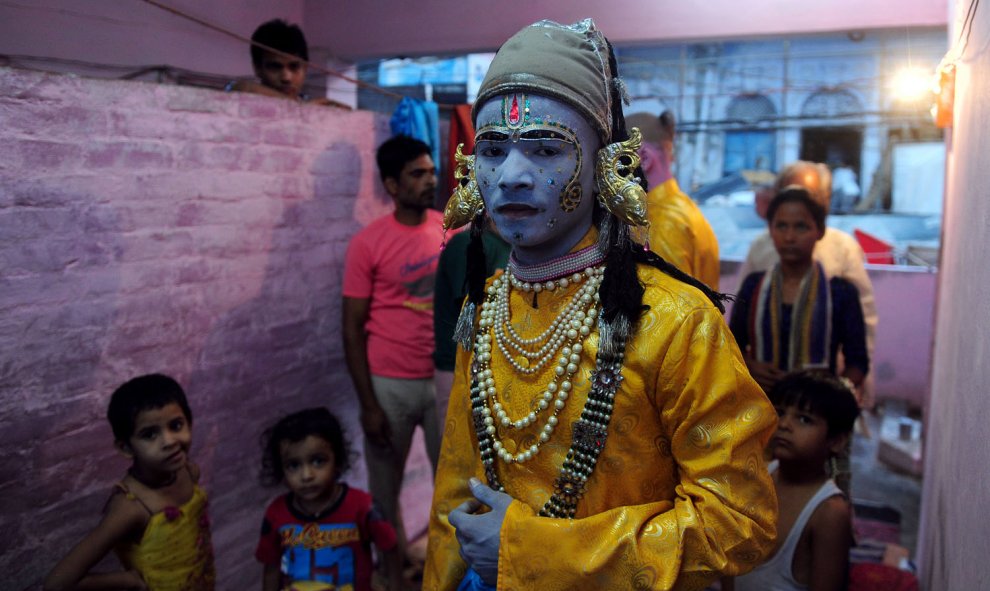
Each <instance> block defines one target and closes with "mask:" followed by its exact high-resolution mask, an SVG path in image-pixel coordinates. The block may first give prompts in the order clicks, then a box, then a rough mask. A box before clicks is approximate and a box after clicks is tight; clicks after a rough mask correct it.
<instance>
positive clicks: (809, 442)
mask: <svg viewBox="0 0 990 591" xmlns="http://www.w3.org/2000/svg"><path fill="white" fill-rule="evenodd" d="M770 401H771V402H772V403H773V405H774V407H775V408H776V409H777V415H778V417H780V421H779V423H778V425H777V431H776V433H774V436H773V438H772V439H771V440H770V447H769V451H770V452H771V453H772V454H773V458H774V460H775V461H774V462H773V463H771V466H770V470H771V472H772V477H773V482H774V488H775V489H776V492H777V502H778V507H779V512H780V513H779V517H778V519H777V547H776V549H775V551H774V553H773V554H772V555H771V557H770V558H769V559H767V561H766V562H764V563H763V564H761V565H760V566H758V567H756V569H754V570H753V571H752V572H750V573H748V574H746V575H743V576H740V577H736V578H734V579H723V580H722V590H723V591H751V590H752V591H755V590H759V591H791V590H799V589H811V590H813V591H838V590H840V589H845V588H846V585H847V574H848V569H849V547H850V546H851V545H852V539H853V538H852V507H851V505H850V502H849V500H848V499H847V498H846V497H845V495H843V494H842V491H840V490H839V488H838V487H837V486H836V485H835V482H833V480H832V478H831V477H830V473H831V467H832V465H833V462H832V460H833V459H834V458H835V457H836V455H837V454H838V453H839V452H841V451H842V449H843V448H844V447H845V445H846V443H847V441H848V439H849V437H851V436H852V429H853V423H854V422H855V421H856V417H857V416H859V407H858V406H857V404H856V398H855V397H854V396H853V393H852V391H851V390H849V388H847V387H846V386H845V384H843V383H842V382H841V381H839V380H838V379H837V378H836V377H835V376H833V375H831V374H829V373H827V372H825V371H821V370H805V371H799V372H794V373H791V374H789V375H788V376H786V377H785V378H784V379H782V380H780V381H779V382H778V383H777V384H776V385H775V386H774V387H773V389H772V390H771V391H770Z"/></svg>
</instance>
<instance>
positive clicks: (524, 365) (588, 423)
mask: <svg viewBox="0 0 990 591" xmlns="http://www.w3.org/2000/svg"><path fill="white" fill-rule="evenodd" d="M603 259H604V256H603V255H602V254H601V251H600V250H598V249H597V247H595V246H592V247H589V248H586V249H583V250H581V251H578V252H576V253H573V254H571V255H568V256H567V257H562V258H561V259H557V260H556V261H553V262H551V263H550V264H548V265H543V266H540V267H521V266H519V265H518V264H517V263H515V261H513V260H510V263H509V267H508V269H507V270H506V273H505V274H503V275H502V276H501V277H498V278H496V279H495V280H494V281H493V283H492V285H491V286H490V287H489V288H488V290H487V293H486V297H485V300H484V302H483V303H482V305H481V315H480V320H479V322H478V324H479V330H478V333H477V335H476V336H475V340H474V359H473V361H472V364H471V376H472V380H471V409H472V415H473V419H474V426H475V431H476V433H477V436H478V442H479V451H480V452H481V459H482V462H483V463H484V464H485V474H486V476H487V479H488V483H489V485H490V486H491V487H492V488H494V489H496V490H503V491H504V490H505V489H504V487H503V486H502V484H501V482H500V481H499V478H498V474H497V472H496V470H495V464H496V460H501V461H502V462H504V463H506V464H512V463H524V462H528V461H530V460H531V459H533V458H534V457H535V456H536V455H537V454H538V453H539V452H540V448H541V447H542V445H543V444H544V443H546V442H547V441H549V440H550V438H551V436H552V435H553V432H554V429H555V428H556V426H557V425H558V424H559V419H558V415H559V413H560V412H561V411H562V410H563V409H564V408H565V406H566V404H567V400H568V398H569V397H570V394H571V390H572V387H573V386H572V382H571V378H572V376H573V375H574V374H575V373H576V372H577V371H578V369H579V367H580V361H581V353H582V352H583V350H584V347H583V344H582V343H583V341H584V338H585V337H586V336H588V335H589V334H590V333H591V330H592V328H593V327H595V326H596V324H597V326H598V327H599V331H600V339H601V338H607V339H611V341H612V342H611V343H609V345H610V346H601V345H602V343H599V345H600V347H599V351H598V355H597V358H596V360H595V369H594V371H592V373H591V379H590V381H591V389H590V391H589V392H588V397H587V399H586V401H585V404H584V408H583V410H582V413H581V417H580V418H579V419H578V421H576V422H575V423H574V425H573V435H572V441H571V447H570V450H569V451H568V453H567V457H566V459H565V460H564V463H563V465H562V466H561V469H560V475H559V476H558V477H557V479H556V481H555V482H554V492H553V494H552V495H551V496H550V499H549V500H548V501H547V503H546V504H545V505H544V506H543V509H541V511H540V514H541V515H544V516H551V517H573V516H574V514H575V511H576V507H577V502H578V500H579V499H580V498H581V496H583V494H584V487H585V483H586V482H587V480H588V478H589V477H590V476H591V473H592V471H593V470H594V468H595V465H596V463H597V461H598V456H599V454H600V453H601V451H602V449H603V448H604V446H605V439H606V437H607V434H608V423H609V421H610V420H611V416H612V409H613V403H614V400H615V393H616V391H617V390H618V387H619V384H620V383H621V381H622V375H621V372H622V357H623V351H624V349H625V340H626V336H627V335H626V333H627V332H628V331H626V330H615V328H614V327H611V326H610V325H608V324H607V323H605V322H604V320H603V319H602V318H601V317H600V314H599V309H598V307H599V302H598V289H599V287H600V286H601V282H602V279H603V275H604V266H603V265H602V264H601V263H602V261H603ZM582 282H583V285H581V287H580V288H578V289H577V290H576V292H575V294H574V296H572V298H571V300H570V302H568V303H567V304H566V305H565V306H564V307H563V308H562V309H561V311H560V312H559V313H558V314H557V316H556V318H554V320H553V321H552V322H551V324H550V326H549V327H548V328H547V329H546V330H545V331H543V333H541V334H540V335H537V336H536V337H533V338H529V339H524V338H522V337H521V336H520V335H519V334H518V333H517V332H516V331H515V329H514V328H513V327H512V324H511V318H510V315H509V296H510V293H511V289H512V288H515V289H519V290H521V291H524V292H530V291H533V292H539V291H542V290H544V289H545V290H549V291H554V290H556V289H565V288H567V287H568V286H570V285H572V284H578V283H582ZM537 286H539V288H537ZM493 335H494V337H493ZM493 341H494V343H495V347H494V348H497V349H498V350H499V351H500V352H501V354H502V355H504V357H505V359H506V361H507V362H508V363H509V364H510V365H512V367H513V369H514V370H516V371H517V372H519V373H522V374H525V375H532V374H534V373H536V372H537V371H539V370H540V369H542V368H543V367H544V366H545V365H547V364H548V363H549V362H550V360H551V359H553V358H554V357H557V356H558V353H559V357H557V366H556V367H555V368H554V370H553V373H552V376H551V379H550V382H549V383H548V384H547V386H546V388H545V389H544V390H543V391H542V392H541V393H540V395H539V398H538V399H537V403H536V406H537V408H535V409H533V410H531V411H530V412H529V413H528V414H526V415H524V416H522V417H521V418H517V419H513V418H512V417H510V416H509V415H508V413H507V412H506V410H505V408H504V406H503V405H502V403H501V402H500V401H499V399H498V388H497V387H496V384H495V377H494V373H493V372H492V369H491V359H492V353H493V349H494V348H493V345H492V343H493ZM541 343H542V345H541ZM517 356H518V357H517ZM517 358H518V359H519V360H517ZM544 411H549V413H548V414H549V416H548V417H547V418H546V420H545V421H544V422H543V424H542V425H541V426H539V436H538V438H537V441H536V442H535V443H533V444H531V445H530V446H529V447H527V448H525V449H522V450H517V451H516V452H515V453H513V452H510V451H509V450H508V449H506V446H505V445H504V443H503V440H502V438H501V437H499V427H501V428H502V429H503V430H505V431H508V430H513V429H515V430H518V429H525V428H528V427H530V426H531V425H534V424H537V423H538V421H539V418H540V416H541V415H542V414H543V412H544Z"/></svg>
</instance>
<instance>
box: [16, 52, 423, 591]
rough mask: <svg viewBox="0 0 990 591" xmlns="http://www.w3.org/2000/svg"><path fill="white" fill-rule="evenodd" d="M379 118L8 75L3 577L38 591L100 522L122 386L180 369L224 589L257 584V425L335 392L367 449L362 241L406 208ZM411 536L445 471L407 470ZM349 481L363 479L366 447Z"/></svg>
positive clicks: (331, 402)
mask: <svg viewBox="0 0 990 591" xmlns="http://www.w3.org/2000/svg"><path fill="white" fill-rule="evenodd" d="M387 131H388V130H387V121H386V119H385V118H384V117H382V116H378V115H374V114H371V113H367V112H356V111H355V112H350V111H341V110H335V109H331V108H326V107H317V106H307V105H301V104H297V103H294V102H290V101H284V100H280V99H270V98H265V97H256V96H251V95H241V94H224V93H219V92H213V91H206V90H198V89H192V88H183V87H174V86H160V85H153V84H146V83H139V82H115V81H106V80H90V79H82V78H76V77H71V76H63V75H54V74H39V73H34V72H25V71H19V70H11V69H2V68H0V499H2V502H0V530H2V531H3V532H4V535H3V536H0V570H2V571H3V572H4V582H3V583H2V584H0V587H2V588H4V589H32V588H35V585H36V584H37V582H38V581H39V580H40V578H41V577H43V576H44V574H45V573H46V572H47V571H48V570H49V569H50V568H51V567H52V566H53V564H54V562H55V560H56V559H57V557H58V556H60V555H62V554H63V553H64V552H65V551H67V550H68V548H69V547H70V546H71V545H72V544H74V543H75V542H76V541H77V540H78V539H79V538H80V537H81V536H82V535H83V534H84V533H85V532H86V531H88V529H90V528H91V527H92V526H93V525H95V523H96V521H97V520H98V518H99V514H100V510H101V507H102V506H103V504H104V502H105V500H106V499H107V496H108V493H109V491H110V487H111V486H112V483H113V482H114V481H116V480H117V479H119V478H120V477H122V476H123V473H124V470H125V469H126V468H127V463H126V462H125V460H124V459H123V458H122V457H120V456H118V455H116V454H115V452H114V451H113V448H112V446H111V443H112V436H111V433H110V429H109V426H108V425H107V423H106V420H105V419H104V415H105V412H106V404H107V401H108V398H109V395H110V393H111V392H112V391H113V389H114V388H115V387H116V386H117V385H119V384H120V383H122V382H123V381H125V380H126V379H129V378H131V377H133V376H135V375H138V374H141V373H147V372H152V371H160V372H166V373H169V374H171V375H173V376H175V377H176V378H177V379H178V380H179V381H180V382H181V383H182V384H183V385H184V386H185V387H186V390H187V392H188V395H189V398H190V403H191V405H192V408H193V412H194V415H195V416H194V427H193V431H194V442H193V445H194V449H193V459H194V460H196V461H197V462H198V463H199V464H200V465H201V467H202V468H203V474H204V482H205V485H206V487H207V489H208V491H209V492H210V494H211V513H212V518H213V524H214V527H213V534H214V545H215V548H216V553H217V559H218V561H217V567H218V574H219V579H220V582H219V584H218V589H240V588H246V586H248V585H249V586H256V585H257V584H258V573H259V572H260V570H259V569H258V567H257V565H256V563H255V562H254V559H253V551H254V545H255V543H256V540H257V533H258V531H259V527H260V520H261V515H262V512H263V510H264V506H265V504H266V503H267V502H268V500H269V499H270V498H272V497H273V496H274V495H275V494H276V493H277V492H279V491H278V490H266V489H262V488H261V487H260V485H258V484H257V472H258V466H259V463H260V452H259V446H258V435H259V433H260V432H261V430H262V429H263V427H264V426H266V425H267V424H269V423H270V422H272V421H274V420H275V419H276V418H277V417H279V416H280V415H282V414H284V413H286V412H290V411H293V410H298V409H300V408H304V407H308V406H314V405H320V404H325V405H328V406H330V407H331V408H332V409H334V410H335V411H336V412H337V413H338V414H340V415H341V417H342V419H343V421H344V423H345V424H347V426H348V429H349V431H350V433H349V434H350V435H351V437H352V440H353V441H354V447H355V450H356V452H358V454H359V453H360V451H361V447H362V446H361V441H360V439H359V438H358V437H357V435H358V433H359V427H358V422H357V418H356V416H357V413H356V404H355V403H354V394H353V391H352V388H351V384H350V380H349V377H348V375H347V372H346V369H345V367H344V362H343V352H342V346H341V336H340V318H339V317H340V284H341V276H342V272H343V259H344V254H345V251H346V247H347V243H348V240H349V238H350V237H351V236H352V235H353V234H354V232H356V231H357V230H358V229H360V228H361V227H362V226H363V225H365V224H367V223H368V222H369V221H371V220H372V219H374V218H375V217H377V216H379V215H383V214H385V213H387V212H389V211H390V210H391V204H390V202H389V200H388V199H387V198H386V196H385V195H384V192H383V191H382V190H381V188H380V184H381V183H380V182H379V179H378V174H377V170H376V167H375V163H374V150H375V148H376V146H377V145H378V144H379V143H380V142H381V141H383V140H384V139H385V138H386V137H387V136H386V134H387ZM407 479H408V480H411V481H412V482H411V483H410V485H411V486H410V489H409V490H407V493H408V494H407V496H406V497H404V499H405V500H406V502H407V510H406V518H407V525H408V528H409V530H410V532H411V533H415V532H416V531H417V530H421V529H422V527H424V525H425V520H426V511H427V509H428V503H429V497H430V481H431V472H430V469H429V465H428V463H426V461H425V456H423V455H417V456H414V458H413V461H412V463H411V465H410V467H409V472H408V476H407ZM348 480H350V481H351V482H352V483H354V484H355V485H357V486H359V487H362V488H364V487H366V482H365V474H364V467H363V462H362V461H361V460H360V457H359V456H358V457H355V462H354V469H353V470H352V472H351V473H350V474H349V475H348Z"/></svg>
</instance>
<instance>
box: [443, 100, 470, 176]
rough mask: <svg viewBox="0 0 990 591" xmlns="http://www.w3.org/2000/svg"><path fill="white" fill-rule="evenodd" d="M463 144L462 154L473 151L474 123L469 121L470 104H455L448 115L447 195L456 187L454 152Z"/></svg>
mask: <svg viewBox="0 0 990 591" xmlns="http://www.w3.org/2000/svg"><path fill="white" fill-rule="evenodd" d="M458 144H464V150H463V152H464V154H473V153H474V124H473V123H471V105H457V106H455V107H454V111H453V113H451V116H450V142H448V143H447V195H451V194H452V193H453V192H454V189H455V188H456V187H457V181H456V180H454V169H455V168H456V167H457V162H456V161H455V160H454V153H455V152H456V151H457V145H458Z"/></svg>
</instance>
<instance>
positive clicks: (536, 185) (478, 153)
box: [474, 93, 601, 264]
mask: <svg viewBox="0 0 990 591" xmlns="http://www.w3.org/2000/svg"><path fill="white" fill-rule="evenodd" d="M477 129H478V131H477V134H476V136H475V148H474V153H475V176H476V177H477V180H478V188H479V189H480V190H481V195H482V197H483V198H484V200H485V208H486V209H487V210H488V214H489V215H490V216H491V217H492V220H493V221H494V222H495V225H496V226H498V229H499V233H500V234H501V235H502V237H503V238H505V240H506V241H507V242H508V243H509V244H511V245H512V250H513V253H514V254H515V256H516V258H517V259H518V260H519V262H521V263H524V264H533V263H539V262H543V261H546V260H548V259H551V258H555V257H558V256H561V255H564V254H567V253H568V252H570V250H571V249H572V248H573V247H574V246H575V245H576V244H577V243H578V242H579V241H580V240H581V238H583V237H584V235H585V234H586V233H587V232H588V229H589V228H590V227H591V224H592V214H593V211H594V201H595V196H594V194H593V187H594V172H595V171H594V163H595V155H596V154H597V153H598V149H599V148H600V147H601V141H600V140H599V139H598V134H597V133H596V132H595V130H594V129H593V128H592V127H591V125H590V124H588V122H587V121H585V120H584V118H583V117H582V116H581V115H580V114H579V113H578V112H577V111H576V110H575V109H573V108H571V107H570V106H568V105H567V104H566V103H564V102H563V101H559V100H555V99H551V98H547V97H543V96H538V95H525V94H522V93H516V94H508V95H504V96H500V97H495V98H493V99H491V100H490V101H488V102H487V103H485V104H484V105H483V106H482V107H481V109H480V110H479V111H478V117H477Z"/></svg>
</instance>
